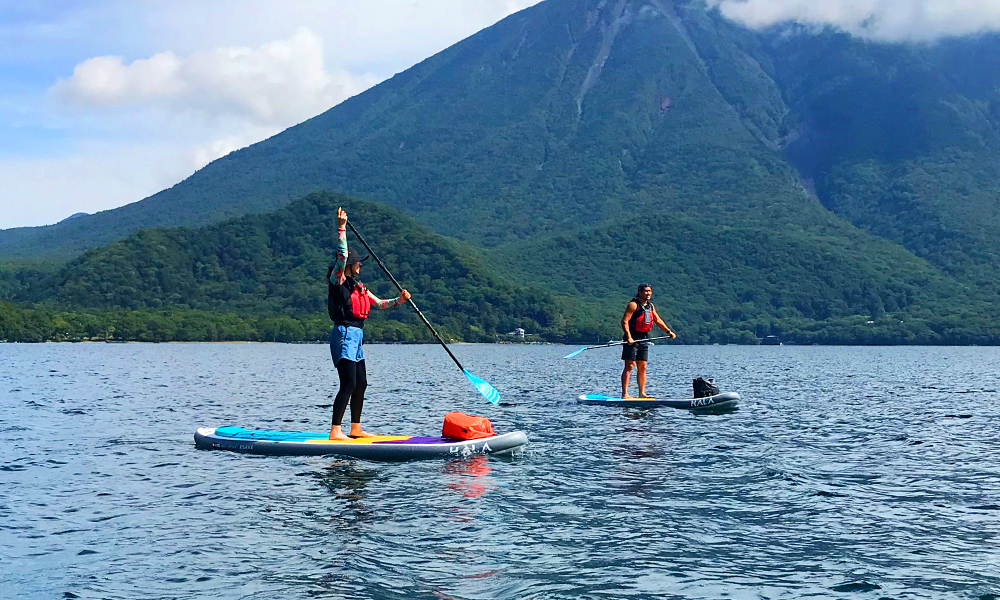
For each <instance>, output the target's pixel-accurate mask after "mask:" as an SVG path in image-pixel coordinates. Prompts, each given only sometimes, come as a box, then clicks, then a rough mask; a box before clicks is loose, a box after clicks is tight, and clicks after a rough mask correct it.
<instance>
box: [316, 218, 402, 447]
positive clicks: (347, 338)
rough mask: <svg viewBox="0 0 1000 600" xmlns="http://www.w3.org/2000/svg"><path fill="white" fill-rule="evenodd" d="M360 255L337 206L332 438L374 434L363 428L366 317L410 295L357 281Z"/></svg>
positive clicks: (331, 301) (330, 289)
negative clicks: (393, 294)
mask: <svg viewBox="0 0 1000 600" xmlns="http://www.w3.org/2000/svg"><path fill="white" fill-rule="evenodd" d="M367 258H368V257H367V256H366V257H364V258H361V256H360V255H359V254H358V252H357V251H356V250H354V249H353V248H351V249H350V250H348V248H347V213H346V212H344V209H343V208H338V209H337V262H335V263H334V264H333V266H331V267H330V268H329V270H328V271H327V273H326V277H327V281H328V284H327V309H328V310H329V312H330V318H331V319H333V323H334V326H333V331H331V332H330V355H331V356H332V357H333V365H334V366H335V367H336V368H337V374H338V375H339V376H340V391H338V392H337V397H336V398H335V399H334V401H333V421H332V423H331V426H330V439H331V440H349V439H351V438H357V437H371V436H372V434H370V433H368V432H367V431H364V430H363V429H361V407H362V405H363V404H364V402H365V389H366V388H367V387H368V378H367V375H366V374H365V353H364V351H363V350H362V347H361V346H362V342H363V339H364V326H365V319H367V318H368V313H369V312H370V311H371V307H372V306H374V307H376V308H378V309H380V310H381V309H383V308H389V307H390V306H399V305H400V304H403V303H405V302H406V301H407V300H409V299H410V292H408V291H406V290H402V291H401V292H400V294H399V297H397V298H393V299H392V300H382V299H381V298H379V297H378V296H376V295H375V294H373V293H371V292H370V291H369V290H368V288H366V287H365V286H364V284H363V283H361V282H360V281H358V279H357V277H358V274H359V273H360V272H361V261H363V260H365V259H367ZM348 402H350V404H351V433H350V434H348V435H344V431H343V429H342V427H341V422H342V421H343V419H344V411H345V410H346V409H347V404H348Z"/></svg>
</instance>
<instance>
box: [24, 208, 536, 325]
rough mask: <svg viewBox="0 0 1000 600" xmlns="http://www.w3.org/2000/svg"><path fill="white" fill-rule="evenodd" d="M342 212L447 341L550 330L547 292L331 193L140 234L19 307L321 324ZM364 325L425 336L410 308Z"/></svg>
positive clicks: (374, 272)
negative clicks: (204, 224)
mask: <svg viewBox="0 0 1000 600" xmlns="http://www.w3.org/2000/svg"><path fill="white" fill-rule="evenodd" d="M338 206H344V207H345V209H346V210H348V211H349V214H350V215H351V218H352V221H353V222H355V223H356V224H357V226H358V227H359V228H363V230H364V231H365V232H366V233H367V234H368V236H370V237H371V238H372V240H373V242H374V243H375V244H376V247H377V249H378V250H377V251H378V252H379V256H380V257H381V258H382V259H383V261H385V262H386V264H387V266H388V265H391V268H392V269H393V271H394V272H393V274H394V275H395V276H396V278H397V279H398V280H399V281H400V282H401V283H402V284H403V285H407V286H410V287H412V288H413V289H414V291H416V290H419V294H420V296H419V298H420V304H421V305H422V306H423V308H424V310H425V311H426V312H428V313H429V314H433V315H436V319H435V320H436V322H437V323H438V324H439V325H440V326H441V327H442V329H443V330H444V331H446V332H449V333H451V334H452V335H454V336H456V337H460V338H464V339H468V340H477V339H489V340H493V339H495V337H494V334H495V333H498V332H499V333H506V332H508V331H511V330H513V329H514V328H515V327H523V328H525V329H527V330H528V331H539V330H542V329H544V328H546V327H548V326H549V324H550V323H551V322H552V321H553V318H554V316H555V314H556V308H555V307H556V302H555V301H554V299H553V298H552V296H551V294H549V293H548V292H543V291H540V290H538V289H532V288H530V287H528V286H524V285H522V286H514V285H511V284H509V283H507V282H506V281H504V280H503V279H502V278H499V277H496V276H494V275H493V274H491V273H490V272H488V271H487V269H486V268H485V267H483V266H482V265H481V263H480V261H479V260H478V259H477V258H476V257H475V256H474V255H473V254H472V253H470V252H469V251H468V250H467V249H464V248H462V247H461V245H460V244H459V243H456V242H452V241H449V240H447V239H445V238H443V237H441V236H439V235H437V234H433V233H431V232H429V231H427V230H426V229H424V228H422V227H420V226H419V225H417V224H416V223H414V222H413V221H412V220H411V219H409V218H407V217H405V216H403V215H402V214H400V213H398V212H397V211H394V210H391V209H387V208H384V207H378V206H376V205H373V204H371V203H366V202H361V201H357V200H353V199H350V198H347V197H344V196H339V195H335V194H312V195H310V196H309V197H307V198H305V199H303V200H301V201H298V202H295V203H293V204H291V205H289V206H288V207H287V208H284V209H282V210H280V211H277V212H275V213H270V214H266V215H259V216H251V217H243V218H240V219H236V220H233V221H229V222H226V223H223V224H220V225H214V226H208V227H204V228H198V229H184V228H180V229H147V230H143V231H140V232H138V233H136V234H133V235H132V236H129V237H128V238H126V239H125V240H122V241H120V242H115V243H112V244H109V245H108V246H105V247H103V248H99V249H96V250H92V251H89V252H87V253H85V254H84V255H83V256H81V257H80V258H78V259H75V260H73V261H71V262H70V263H68V264H67V265H65V266H64V267H63V268H61V269H60V270H59V271H58V272H56V273H54V274H52V275H50V276H47V277H45V278H42V279H40V280H38V281H37V284H36V285H34V286H32V287H30V288H28V289H23V288H22V290H21V292H20V294H18V295H17V296H15V299H19V300H22V301H34V302H41V303H43V305H44V306H48V307H53V308H60V309H63V310H71V309H76V308H86V309H91V310H92V309H102V310H146V311H148V310H160V309H171V310H174V309H183V310H193V311H201V312H220V313H226V314H235V315H247V316H269V317H270V316H287V317H293V318H295V319H299V320H306V321H310V320H313V319H315V320H318V321H319V322H320V323H326V322H327V316H326V285H325V283H324V276H325V274H326V268H327V266H328V265H329V264H331V263H332V261H333V257H334V249H335V243H336V240H335V238H334V222H335V215H336V209H337V207H338ZM352 243H356V242H352ZM362 275H363V279H364V280H366V281H368V282H369V286H370V287H371V289H372V290H373V291H374V292H375V293H376V294H378V295H380V296H382V297H385V298H391V297H395V296H396V295H397V294H396V291H395V288H392V287H390V286H391V284H389V283H388V281H387V280H386V278H385V277H384V276H383V274H382V273H381V271H380V270H379V269H378V268H377V266H375V265H374V262H370V263H367V264H366V269H365V271H364V272H363V273H362ZM371 321H372V322H371V324H370V331H371V334H370V335H371V336H374V338H375V339H379V338H386V337H388V339H423V338H424V337H425V335H424V331H423V325H419V326H417V320H416V319H415V318H414V314H413V312H412V311H411V310H409V309H403V308H401V309H396V310H391V311H379V312H377V313H376V315H375V316H374V317H373V318H372V320H371ZM324 327H325V328H326V329H327V330H328V329H329V328H328V326H326V325H324Z"/></svg>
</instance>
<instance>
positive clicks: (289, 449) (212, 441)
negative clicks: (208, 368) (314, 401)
mask: <svg viewBox="0 0 1000 600" xmlns="http://www.w3.org/2000/svg"><path fill="white" fill-rule="evenodd" d="M194 442H195V446H197V447H198V448H203V449H208V450H233V451H235V452H248V453H251V454H272V455H274V454H302V455H323V454H339V455H342V456H354V457H357V458H368V459H371V460H413V459H417V458H433V457H440V456H458V457H462V456H471V455H473V454H503V453H509V452H512V451H514V450H516V449H517V448H520V447H522V446H524V445H525V444H527V443H528V437H527V436H526V435H525V434H524V432H521V431H512V432H510V433H505V434H503V435H496V436H493V437H488V438H483V439H479V440H451V439H447V438H442V437H421V436H412V435H378V436H375V437H368V438H356V439H352V440H343V441H342V440H331V439H329V438H328V434H326V433H312V432H306V431H274V430H269V429H244V428H242V427H216V428H214V429H213V428H210V427H202V428H199V429H198V431H197V432H196V433H195V434H194Z"/></svg>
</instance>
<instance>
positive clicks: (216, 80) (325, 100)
mask: <svg viewBox="0 0 1000 600" xmlns="http://www.w3.org/2000/svg"><path fill="white" fill-rule="evenodd" d="M378 81H379V78H378V77H376V76H374V75H370V74H363V75H354V74H351V73H348V72H346V71H337V70H334V71H328V70H327V69H326V67H325V65H324V60H323V41H322V40H321V39H320V38H319V36H318V35H316V34H315V33H314V32H312V31H311V30H310V29H308V28H304V27H303V28H299V29H298V30H297V31H296V32H295V34H294V35H292V37H291V38H289V39H287V40H280V41H275V42H271V43H268V44H264V45H262V46H260V47H258V48H248V47H228V48H217V49H214V50H209V51H203V52H196V53H193V54H191V55H190V56H187V57H179V56H177V55H175V54H174V53H173V52H161V53H158V54H155V55H153V56H151V57H150V58H147V59H139V60H135V61H132V62H131V63H126V62H125V61H124V60H123V59H122V58H121V57H117V56H98V57H94V58H90V59H88V60H85V61H83V62H81V63H80V64H78V65H77V66H76V68H74V69H73V75H72V76H71V77H69V78H68V79H63V80H60V81H59V82H58V83H56V85H55V86H53V88H52V91H53V93H54V94H55V95H56V97H57V98H59V99H60V100H62V101H64V102H67V103H70V104H73V105H80V106H88V107H101V106H106V107H129V106H131V107H145V106H156V107H160V108H166V109H168V110H170V111H176V112H188V111H197V112H200V113H203V114H204V115H206V116H209V117H237V118H244V119H247V120H248V121H250V122H252V123H254V124H258V125H271V126H277V127H287V126H288V125H291V124H294V123H297V122H299V121H301V120H303V119H306V118H309V117H311V116H313V115H316V114H318V113H320V112H322V111H324V110H326V109H328V108H330V107H332V106H334V105H336V104H338V103H339V102H341V101H343V100H345V99H346V98H349V97H350V96H353V95H355V94H357V93H359V92H362V91H364V90H365V89H367V88H369V87H371V86H372V85H374V84H376V83H378Z"/></svg>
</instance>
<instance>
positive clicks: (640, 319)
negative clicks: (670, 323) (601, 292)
mask: <svg viewBox="0 0 1000 600" xmlns="http://www.w3.org/2000/svg"><path fill="white" fill-rule="evenodd" d="M652 297H653V288H652V287H651V286H650V285H649V284H646V283H644V284H642V285H640V286H639V289H638V290H637V291H636V294H635V298H632V300H631V301H630V302H629V303H628V304H627V305H626V306H625V314H624V315H622V330H624V331H625V338H624V340H625V345H624V346H622V360H624V361H625V370H623V371H622V398H631V396H629V395H628V384H629V380H630V379H631V378H632V367H633V366H637V367H638V369H637V370H638V372H637V373H636V379H637V380H638V381H639V397H640V398H646V397H647V396H646V361H647V360H648V358H649V342H645V341H643V340H645V339H646V338H648V337H649V332H650V331H651V330H652V329H653V323H656V325H657V326H658V327H659V328H660V329H662V330H663V331H664V332H665V333H666V334H667V335H669V336H670V339H672V340H673V339H677V334H676V333H674V331H673V330H672V329H670V328H669V327H667V324H666V323H664V322H663V319H661V318H660V315H659V314H657V312H656V307H655V306H653V303H652V302H650V299H651V298H652Z"/></svg>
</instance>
